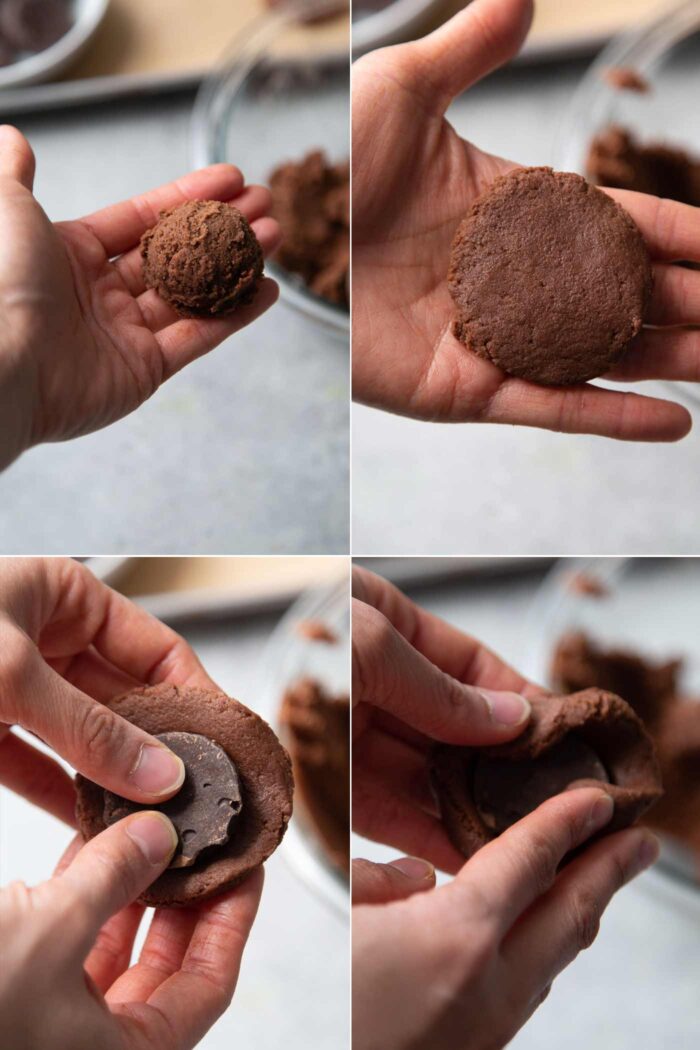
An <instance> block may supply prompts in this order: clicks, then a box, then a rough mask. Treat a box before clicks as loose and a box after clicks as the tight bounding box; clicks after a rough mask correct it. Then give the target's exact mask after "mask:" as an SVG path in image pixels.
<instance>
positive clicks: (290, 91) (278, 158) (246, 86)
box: [193, 0, 350, 336]
mask: <svg viewBox="0 0 700 1050" xmlns="http://www.w3.org/2000/svg"><path fill="white" fill-rule="evenodd" d="M337 7H338V3H337V0H319V6H318V8H317V9H318V11H321V12H322V11H323V10H324V9H327V10H328V11H331V12H332V11H336V10H337ZM315 10H316V8H315ZM343 23H344V28H343ZM333 24H334V25H335V26H336V30H335V31H333ZM333 24H331V25H330V26H329V24H328V23H327V21H325V20H321V21H318V22H317V21H312V22H306V23H304V24H300V23H299V16H298V11H297V12H296V13H295V8H294V7H293V6H292V7H291V8H286V7H283V8H280V9H276V10H274V11H272V12H270V14H269V15H265V16H263V17H262V18H260V19H257V20H256V21H255V22H254V23H253V24H252V25H251V26H250V28H249V29H248V31H247V32H246V33H244V34H242V35H240V36H239V37H238V38H237V39H236V40H235V41H234V43H233V45H232V46H231V48H230V49H229V50H228V52H227V54H226V56H225V57H224V59H223V61H222V62H221V64H220V65H219V67H218V68H217V69H216V70H215V72H214V73H213V74H212V75H211V76H210V77H209V78H208V79H207V80H206V81H205V82H204V84H203V85H202V88H201V90H200V92H199V94H198V96H197V100H196V103H195V108H194V114H193V148H194V158H195V164H196V166H197V167H202V166H205V165H207V164H217V163H220V162H222V161H224V162H227V163H231V164H236V165H238V166H239V167H240V168H241V169H242V170H243V172H244V174H245V177H246V181H248V182H262V183H264V184H267V183H268V182H269V178H270V174H271V173H272V171H273V170H274V169H275V168H276V167H277V166H278V165H280V164H281V163H283V162H285V161H289V160H292V161H296V160H301V158H302V157H303V156H304V155H305V154H307V153H308V152H310V151H311V150H314V149H322V150H324V151H325V152H326V154H327V155H328V156H329V158H330V160H331V161H332V162H339V161H345V160H347V158H348V152H349V148H348V139H349V128H350V84H349V68H348V56H349V38H348V30H347V16H343V17H341V19H340V24H338V19H337V18H336V19H335V20H334V22H333ZM266 269H267V272H268V273H269V274H271V276H273V277H274V278H275V280H277V281H278V282H279V284H280V288H281V291H282V296H283V298H284V299H285V300H286V301H287V302H288V303H289V304H290V305H291V306H293V307H294V308H295V309H297V310H299V311H300V312H301V313H303V314H304V315H305V316H307V317H308V318H310V319H311V320H312V321H313V322H314V323H315V324H317V325H320V326H323V327H324V328H326V329H327V330H329V331H330V332H333V333H335V334H337V335H339V336H345V335H347V334H348V333H349V331H350V317H349V313H348V311H347V310H346V309H344V308H342V307H341V306H337V305H335V304H334V303H331V302H328V301H327V300H325V299H322V298H321V297H320V296H317V295H315V294H314V293H313V292H311V291H310V290H309V289H308V288H307V287H306V285H305V284H304V283H303V281H302V280H301V279H300V278H298V277H296V276H295V275H294V274H292V273H290V272H289V271H287V270H285V269H283V268H282V267H281V266H279V265H278V264H277V263H276V262H275V260H274V259H270V260H269V261H267V262H266Z"/></svg>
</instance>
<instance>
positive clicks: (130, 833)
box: [54, 810, 178, 958]
mask: <svg viewBox="0 0 700 1050" xmlns="http://www.w3.org/2000/svg"><path fill="white" fill-rule="evenodd" d="M177 841H178V840H177V832H176V831H175V828H174V827H173V825H172V824H171V822H170V821H169V820H168V818H167V817H166V816H165V815H164V814H163V813H159V812H157V811H155V810H154V811H143V812H140V813H135V814H133V816H130V817H126V819H124V820H121V821H119V822H118V823H117V824H113V825H112V827H109V828H107V829H106V830H105V831H103V832H102V833H101V834H100V835H97V836H96V837H95V838H94V839H91V840H90V842H88V843H86V845H85V846H84V847H83V848H82V849H81V850H80V852H79V853H78V855H77V856H76V857H75V859H74V860H73V861H72V863H71V864H70V865H69V867H68V868H66V870H65V871H64V872H63V873H62V874H61V875H60V876H58V878H57V879H56V880H55V882H54V885H55V891H56V893H57V894H58V895H59V896H60V898H61V900H62V902H63V905H64V907H65V908H66V911H67V913H68V914H70V915H71V926H72V930H71V933H74V935H75V937H76V940H77V947H78V951H81V952H83V957H84V958H86V957H87V955H88V952H89V950H90V948H91V947H92V945H93V944H94V942H95V940H96V938H97V935H98V932H99V930H100V929H101V927H102V926H104V924H105V923H106V922H107V920H108V919H110V918H111V917H112V916H113V915H116V914H117V912H120V911H121V910H122V908H125V907H127V905H129V904H131V903H133V901H135V900H136V898H137V897H138V896H139V894H141V893H142V892H143V891H144V890H145V889H146V888H147V887H148V886H150V885H151V883H152V882H154V880H155V879H157V878H158V876H159V875H160V874H161V873H162V872H163V871H164V870H165V869H166V868H167V866H168V863H169V861H170V858H171V857H172V855H173V853H174V852H175V849H176V847H177Z"/></svg>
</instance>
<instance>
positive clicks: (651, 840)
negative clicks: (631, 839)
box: [627, 834, 659, 879]
mask: <svg viewBox="0 0 700 1050" xmlns="http://www.w3.org/2000/svg"><path fill="white" fill-rule="evenodd" d="M658 856H659V840H658V839H657V838H656V836H655V835H650V834H646V835H645V836H644V838H643V839H642V841H641V843H640V845H639V848H638V849H637V854H636V856H635V857H634V860H633V861H632V863H631V864H630V866H629V867H628V869H627V878H628V879H633V878H634V877H635V875H639V874H640V873H641V872H643V871H646V869H647V868H650V867H651V866H652V864H653V863H654V862H655V861H656V860H657V859H658Z"/></svg>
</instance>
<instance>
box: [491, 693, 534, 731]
mask: <svg viewBox="0 0 700 1050" xmlns="http://www.w3.org/2000/svg"><path fill="white" fill-rule="evenodd" d="M479 692H480V693H481V695H482V696H483V698H484V700H485V701H486V706H487V707H488V709H489V715H490V716H491V721H492V722H496V723H498V725H501V726H517V725H520V724H521V723H522V722H527V720H528V718H529V717H530V705H529V704H528V702H527V700H526V699H525V697H524V696H520V695H519V694H518V693H497V692H495V691H494V690H492V689H480V690H479Z"/></svg>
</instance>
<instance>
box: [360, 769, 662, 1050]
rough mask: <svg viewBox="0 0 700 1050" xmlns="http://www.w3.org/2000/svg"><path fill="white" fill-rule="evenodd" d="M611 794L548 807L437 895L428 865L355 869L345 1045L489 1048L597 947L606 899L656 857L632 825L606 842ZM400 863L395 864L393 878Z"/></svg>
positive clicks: (582, 793)
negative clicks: (349, 1036) (349, 1035)
mask: <svg viewBox="0 0 700 1050" xmlns="http://www.w3.org/2000/svg"><path fill="white" fill-rule="evenodd" d="M612 813H613V802H612V799H611V798H610V796H609V795H606V794H605V792H604V791H602V790H600V789H598V788H579V789H577V790H574V791H569V792H566V793H565V794H562V795H558V796H556V797H555V798H551V799H548V800H547V801H546V802H545V803H543V805H541V806H540V807H539V809H537V810H535V811H534V812H533V813H531V814H529V815H528V816H527V817H525V818H524V819H523V820H521V821H519V822H518V823H517V824H514V825H513V826H512V827H511V828H509V829H508V830H507V831H506V832H504V833H503V834H502V835H501V836H500V837H499V838H497V839H494V840H493V841H492V842H490V843H489V844H488V845H487V846H485V847H483V849H481V850H479V852H478V853H476V854H475V855H474V856H473V857H472V858H471V860H469V861H468V862H467V863H466V864H465V865H464V867H463V868H462V869H461V871H460V872H459V873H458V874H457V876H456V878H455V879H454V880H453V881H452V882H451V883H450V884H449V885H446V886H441V887H440V888H438V889H435V888H434V882H435V876H434V872H433V870H432V868H431V867H430V865H428V864H426V863H425V862H422V870H421V867H420V865H421V862H420V861H419V860H417V859H416V858H410V859H409V858H403V859H401V860H398V861H396V862H394V863H393V864H387V865H376V864H370V863H369V862H368V861H355V862H354V864H353V900H354V907H353V923H352V931H353V1047H354V1050H408V1048H409V1047H410V1050H499V1048H500V1047H503V1046H505V1045H506V1044H507V1043H508V1042H510V1040H511V1039H512V1038H513V1036H514V1035H515V1033H516V1032H517V1031H518V1029H519V1028H520V1027H521V1026H522V1025H523V1024H524V1023H525V1021H527V1019H528V1018H529V1017H530V1015H531V1014H532V1013H533V1012H534V1011H535V1010H536V1009H537V1007H538V1006H539V1005H540V1003H542V1002H543V1000H544V999H545V998H546V996H547V994H548V992H549V989H550V986H551V984H552V981H553V980H554V978H555V977H556V976H557V975H558V974H559V973H560V972H561V971H562V970H563V969H564V968H565V967H566V966H568V964H569V963H570V962H571V961H572V960H573V959H574V958H575V957H576V955H577V954H578V953H579V952H580V951H581V950H582V949H584V948H587V947H588V946H589V945H590V944H591V943H592V942H593V940H594V939H595V937H596V934H597V932H598V926H599V922H600V919H601V916H602V914H603V912H604V911H605V908H606V907H607V905H608V903H609V901H610V899H611V897H612V896H613V894H614V893H615V892H616V891H617V890H618V889H620V887H621V886H623V885H624V884H625V883H627V882H629V881H630V879H632V878H634V876H635V875H637V874H639V872H641V871H643V870H644V869H645V868H647V867H648V866H649V865H650V864H652V863H653V862H654V860H655V859H656V856H657V853H658V846H657V843H656V840H655V839H654V837H653V835H652V834H651V833H650V832H648V831H645V830H644V829H641V828H631V829H628V830H626V831H621V832H618V833H616V834H614V835H609V836H607V837H606V838H604V839H601V840H600V841H598V842H596V843H594V844H593V845H591V846H589V847H588V848H587V849H586V850H585V852H583V853H578V855H576V857H575V859H573V860H569V862H568V863H566V864H565V865H564V866H563V867H560V866H561V865H562V861H563V860H564V858H565V857H566V856H567V855H568V854H570V853H571V851H572V850H575V849H577V848H578V847H580V846H581V845H582V844H583V843H585V842H586V841H587V840H588V839H589V838H590V837H591V836H592V835H593V834H594V833H595V832H596V831H599V830H600V829H602V828H604V827H605V825H606V824H607V822H608V821H609V820H610V818H611V816H612ZM402 869H403V870H402Z"/></svg>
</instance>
